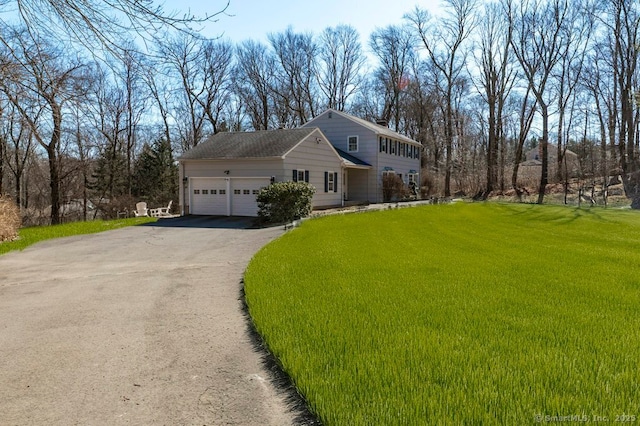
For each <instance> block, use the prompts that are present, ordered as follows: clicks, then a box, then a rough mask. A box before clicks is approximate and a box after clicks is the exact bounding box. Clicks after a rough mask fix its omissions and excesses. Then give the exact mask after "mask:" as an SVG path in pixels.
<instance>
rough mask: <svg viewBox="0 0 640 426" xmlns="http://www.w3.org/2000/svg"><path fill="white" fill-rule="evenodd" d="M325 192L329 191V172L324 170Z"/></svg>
mask: <svg viewBox="0 0 640 426" xmlns="http://www.w3.org/2000/svg"><path fill="white" fill-rule="evenodd" d="M324 192H329V172H324Z"/></svg>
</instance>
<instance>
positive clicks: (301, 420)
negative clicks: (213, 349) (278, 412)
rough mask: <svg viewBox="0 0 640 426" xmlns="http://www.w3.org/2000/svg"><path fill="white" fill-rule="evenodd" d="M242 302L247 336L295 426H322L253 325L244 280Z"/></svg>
mask: <svg viewBox="0 0 640 426" xmlns="http://www.w3.org/2000/svg"><path fill="white" fill-rule="evenodd" d="M240 284H241V286H240V301H241V303H242V313H243V315H244V317H245V319H246V322H247V334H248V335H249V340H250V341H251V344H252V346H253V349H254V351H256V352H257V353H258V354H260V357H261V360H262V364H263V366H264V367H265V369H266V370H267V371H268V372H269V375H270V376H271V377H270V379H271V381H272V383H273V384H274V385H275V387H276V389H277V390H278V391H279V392H281V393H282V394H283V395H284V396H285V398H286V403H287V406H288V407H289V410H290V411H291V412H292V413H293V414H294V415H295V424H296V425H300V426H321V425H322V422H321V421H320V419H318V418H317V417H316V416H315V415H314V414H313V413H312V412H311V411H310V410H309V404H308V403H307V400H306V399H305V398H304V397H303V396H302V395H301V394H300V393H299V392H298V389H297V388H296V387H295V385H294V384H293V381H292V380H291V377H290V376H289V375H288V374H287V373H286V372H285V371H284V370H283V368H282V365H281V364H280V361H278V359H277V358H276V357H275V356H274V355H273V353H272V352H271V351H270V350H269V346H268V345H267V343H266V342H265V341H264V339H263V338H262V336H261V335H260V333H258V330H257V329H256V327H255V324H254V323H253V318H251V315H250V314H249V306H248V305H247V301H246V298H245V292H244V280H243V281H241V282H240Z"/></svg>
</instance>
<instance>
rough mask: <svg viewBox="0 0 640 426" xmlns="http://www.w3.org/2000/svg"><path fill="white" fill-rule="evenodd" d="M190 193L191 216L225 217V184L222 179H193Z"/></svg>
mask: <svg viewBox="0 0 640 426" xmlns="http://www.w3.org/2000/svg"><path fill="white" fill-rule="evenodd" d="M191 191H192V195H191V197H192V198H191V201H192V206H191V213H192V214H202V215H215V216H226V215H227V182H226V181H225V180H224V179H213V178H212V179H194V180H193V181H192V184H191Z"/></svg>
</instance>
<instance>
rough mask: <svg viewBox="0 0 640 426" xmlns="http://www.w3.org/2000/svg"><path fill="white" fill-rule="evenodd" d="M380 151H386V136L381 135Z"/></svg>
mask: <svg viewBox="0 0 640 426" xmlns="http://www.w3.org/2000/svg"><path fill="white" fill-rule="evenodd" d="M380 152H384V138H383V137H382V136H380Z"/></svg>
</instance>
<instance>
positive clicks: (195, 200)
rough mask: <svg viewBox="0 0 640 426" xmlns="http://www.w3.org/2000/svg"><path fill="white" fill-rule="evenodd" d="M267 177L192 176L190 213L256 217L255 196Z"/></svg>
mask: <svg viewBox="0 0 640 426" xmlns="http://www.w3.org/2000/svg"><path fill="white" fill-rule="evenodd" d="M269 183H270V178H255V177H234V178H210V177H201V178H198V177H196V178H191V179H190V181H189V187H190V189H189V192H190V197H191V200H190V203H189V205H190V206H191V214H198V215H213V216H256V215H257V214H258V203H257V201H256V195H258V191H260V188H263V187H265V186H268V185H269Z"/></svg>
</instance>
